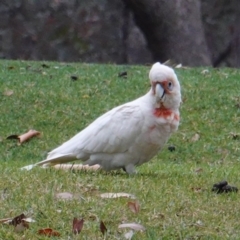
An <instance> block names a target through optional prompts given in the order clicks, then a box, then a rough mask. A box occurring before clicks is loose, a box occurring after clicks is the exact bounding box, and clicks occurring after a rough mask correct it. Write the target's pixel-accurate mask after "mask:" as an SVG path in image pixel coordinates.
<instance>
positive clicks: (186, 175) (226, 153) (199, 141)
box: [0, 61, 240, 240]
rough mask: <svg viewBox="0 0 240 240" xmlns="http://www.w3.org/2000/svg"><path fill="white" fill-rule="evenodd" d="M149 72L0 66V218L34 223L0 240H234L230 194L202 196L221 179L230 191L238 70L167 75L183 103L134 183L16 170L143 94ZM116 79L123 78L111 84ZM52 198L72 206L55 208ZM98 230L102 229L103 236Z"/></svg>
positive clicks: (239, 102)
mask: <svg viewBox="0 0 240 240" xmlns="http://www.w3.org/2000/svg"><path fill="white" fill-rule="evenodd" d="M149 69H150V68H149V67H143V66H116V65H94V64H62V63H54V62H50V63H45V65H44V64H43V62H21V61H0V114H1V115H0V116H1V117H0V166H1V168H0V169H1V174H0V179H1V181H0V206H1V207H0V209H1V211H0V218H5V217H15V216H16V215H19V214H21V213H22V212H24V213H25V214H26V215H27V216H31V217H32V218H33V219H35V220H36V222H35V223H31V224H30V228H29V229H27V230H25V231H24V232H22V233H16V232H14V231H13V226H8V225H4V224H1V225H0V239H4V240H5V239H8V240H9V239H10V240H11V239H49V237H44V236H41V235H38V234H37V232H38V230H39V229H42V228H46V227H50V228H53V229H54V230H56V231H58V232H59V233H60V234H61V236H60V237H55V239H110V240H112V239H124V237H123V234H124V233H125V232H127V231H128V230H119V229H118V225H119V224H121V223H122V222H136V223H140V224H142V225H143V226H144V227H145V228H146V231H144V232H136V233H135V234H134V236H133V238H132V239H137V240H138V239H141V240H145V239H149V240H150V239H189V240H190V239H239V236H240V223H239V219H240V204H239V194H240V193H228V194H216V193H213V192H212V191H211V188H212V185H213V184H214V183H217V182H219V181H221V180H224V179H225V180H227V181H228V182H229V184H230V185H234V186H237V187H239V188H240V178H239V169H240V70H236V69H211V68H207V71H203V70H205V69H206V68H195V69H176V73H177V75H178V78H179V80H180V83H181V86H182V95H183V104H182V106H181V124H180V127H179V130H178V132H177V133H175V134H174V135H173V136H172V137H171V139H170V140H169V142H168V143H167V145H166V146H165V148H164V150H163V151H162V152H161V153H159V154H158V155H157V156H156V157H155V158H154V159H152V161H150V162H149V163H147V164H145V165H143V166H141V167H139V168H138V169H137V170H138V174H137V175H135V176H128V175H127V174H125V173H124V172H122V171H119V172H110V173H106V172H101V171H100V172H71V171H62V170H55V169H41V168H34V169H33V170H32V171H29V172H27V171H20V170H19V168H20V167H22V166H25V165H28V164H32V163H35V162H37V161H40V160H42V159H44V157H45V156H46V153H47V152H48V151H49V150H51V149H53V148H55V147H56V146H58V145H59V144H61V143H62V142H64V141H66V140H68V139H69V138H70V137H71V136H73V135H74V134H76V133H77V132H79V131H80V130H81V129H83V128H84V127H86V126H87V125H88V124H89V123H91V122H92V121H93V120H94V119H95V118H97V117H98V116H100V115H101V114H103V113H104V112H106V111H108V110H110V109H111V108H112V107H114V106H117V105H119V104H122V103H125V102H127V101H130V100H132V99H134V98H137V97H138V96H141V95H143V94H145V92H147V91H148V89H149V80H148V71H149ZM122 71H127V73H128V76H127V78H120V77H118V73H119V72H122ZM73 76H76V77H77V80H75V81H74V80H72V78H71V77H73ZM10 91H12V92H10ZM11 93H12V94H11ZM9 95H10V96H9ZM29 129H35V130H38V131H40V132H41V137H39V138H33V139H31V140H30V141H29V142H26V143H23V144H22V145H19V144H18V143H17V141H16V140H6V137H7V136H9V135H11V134H21V133H24V132H26V131H28V130H29ZM196 134H197V135H196ZM170 145H174V146H175V148H176V149H175V151H173V152H171V151H169V150H168V146H170ZM62 192H69V193H72V194H74V196H75V197H74V199H72V200H66V201H63V200H59V199H57V198H56V196H55V195H56V194H57V193H62ZM106 192H116V193H118V192H126V193H131V194H134V195H135V196H136V198H137V200H138V202H139V204H140V211H139V212H138V213H133V212H132V211H130V209H129V208H128V206H127V203H128V202H129V201H132V200H130V199H127V198H117V199H103V198H101V197H100V194H101V193H106ZM74 217H77V218H84V220H85V222H84V225H83V229H82V232H81V233H80V235H72V220H73V218H74ZM100 221H103V222H104V224H105V225H106V227H107V234H105V235H104V236H102V233H101V232H100V230H99V223H100ZM68 237H69V238H68ZM52 238H53V239H54V237H52Z"/></svg>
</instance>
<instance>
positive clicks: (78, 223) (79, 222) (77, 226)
mask: <svg viewBox="0 0 240 240" xmlns="http://www.w3.org/2000/svg"><path fill="white" fill-rule="evenodd" d="M83 223H84V220H83V218H82V219H77V218H74V219H73V228H72V231H73V233H74V234H79V233H80V232H81V231H82V228H83Z"/></svg>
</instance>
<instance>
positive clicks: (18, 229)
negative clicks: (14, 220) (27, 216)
mask: <svg viewBox="0 0 240 240" xmlns="http://www.w3.org/2000/svg"><path fill="white" fill-rule="evenodd" d="M27 228H29V224H28V223H27V222H25V221H24V220H22V221H21V222H20V223H19V224H17V225H16V226H15V227H14V232H23V231H25V230H26V229H27Z"/></svg>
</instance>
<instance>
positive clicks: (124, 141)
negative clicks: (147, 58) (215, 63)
mask: <svg viewBox="0 0 240 240" xmlns="http://www.w3.org/2000/svg"><path fill="white" fill-rule="evenodd" d="M149 78H150V83H151V88H150V90H149V92H148V93H147V94H145V95H144V96H142V97H140V98H138V99H136V100H134V101H132V102H128V103H125V104H123V105H121V106H118V107H115V108H113V109H112V110H110V111H108V112H107V113H105V114H103V115H102V116H100V117H99V118H97V119H96V120H95V121H94V122H93V123H91V124H90V125H89V126H88V127H86V128H85V129H83V130H82V131H81V132H79V133H78V134H77V135H75V136H74V137H72V138H71V139H70V140H68V141H67V142H65V143H63V144H62V145H60V146H59V147H57V148H55V149H54V150H52V151H51V152H49V153H48V156H47V159H46V160H43V161H41V162H38V163H36V164H34V165H29V166H26V167H23V168H22V169H28V170H29V169H32V167H34V166H39V165H44V166H51V165H56V164H62V163H66V162H71V161H74V160H82V161H83V162H84V165H85V164H87V165H89V166H93V165H95V164H98V165H100V166H101V168H103V169H104V170H107V171H109V170H114V169H121V168H122V169H124V170H125V171H126V172H127V173H129V174H132V173H134V172H135V166H139V165H141V164H143V163H145V162H148V161H149V160H151V158H153V157H154V156H155V155H156V154H157V153H158V152H159V150H161V149H162V148H163V146H164V144H165V143H166V141H167V140H168V138H169V137H170V135H171V134H172V133H173V132H175V131H176V130H177V129H178V125H179V120H180V115H179V107H180V103H181V91H180V84H179V81H178V79H177V76H176V74H175V73H174V71H173V69H171V68H170V67H167V66H165V65H162V64H160V63H155V64H154V65H153V66H152V68H151V70H150V72H149Z"/></svg>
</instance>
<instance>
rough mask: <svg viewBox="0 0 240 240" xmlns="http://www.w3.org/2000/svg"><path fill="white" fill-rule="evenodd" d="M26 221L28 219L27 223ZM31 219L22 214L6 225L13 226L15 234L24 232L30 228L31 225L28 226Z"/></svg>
mask: <svg viewBox="0 0 240 240" xmlns="http://www.w3.org/2000/svg"><path fill="white" fill-rule="evenodd" d="M25 219H27V221H25ZM29 219H30V218H27V217H26V216H25V214H24V213H22V214H20V215H18V216H16V217H14V218H13V219H12V220H10V221H6V222H5V223H9V224H10V225H13V226H14V231H15V232H23V231H24V230H26V229H27V228H29V224H28V222H29Z"/></svg>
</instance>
